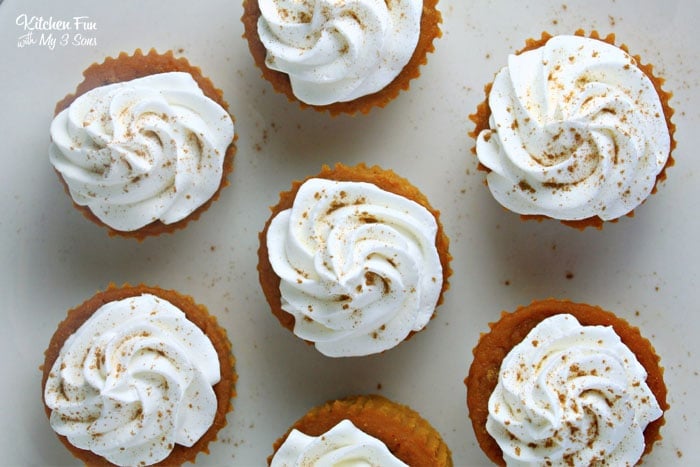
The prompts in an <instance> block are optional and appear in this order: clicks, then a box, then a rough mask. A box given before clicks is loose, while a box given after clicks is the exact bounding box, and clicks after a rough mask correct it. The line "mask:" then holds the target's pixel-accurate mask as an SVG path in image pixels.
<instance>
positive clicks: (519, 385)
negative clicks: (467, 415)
mask: <svg viewBox="0 0 700 467" xmlns="http://www.w3.org/2000/svg"><path fill="white" fill-rule="evenodd" d="M646 377H647V373H646V370H645V369H644V367H643V366H642V365H641V364H640V363H639V361H638V360H637V358H636V357H635V355H634V354H633V353H632V352H631V351H630V350H629V348H628V347H627V346H626V345H625V344H623V343H622V341H621V340H620V338H619V337H618V336H617V334H616V333H615V331H614V330H613V328H612V327H606V326H581V325H580V324H579V323H578V321H577V320H576V318H574V317H573V316H571V315H568V314H562V315H555V316H552V317H550V318H547V319H545V320H543V321H542V322H540V323H539V324H538V325H537V326H536V327H535V328H534V329H532V331H530V333H529V334H528V335H527V337H526V338H525V339H524V340H523V341H522V342H521V343H520V344H518V345H516V346H515V347H514V348H513V349H512V350H511V351H510V352H509V353H508V355H507V356H506V357H505V359H504V360H503V362H502V364H501V369H500V373H499V377H498V384H497V386H496V388H495V390H494V391H493V393H492V394H491V397H490V398H489V415H488V419H487V422H486V430H487V431H488V432H489V434H490V435H491V436H492V437H493V438H494V439H495V440H496V442H497V443H498V445H499V446H500V447H501V449H502V450H503V459H504V460H505V461H506V463H507V464H508V465H509V466H538V465H555V466H560V465H561V466H564V465H603V464H604V465H615V466H630V467H631V466H633V465H635V464H636V463H637V461H638V460H639V459H640V457H641V456H642V453H643V452H644V434H643V433H644V429H645V428H646V426H647V425H648V424H649V423H650V422H652V421H654V420H656V419H657V418H659V417H660V416H661V415H662V414H663V412H662V411H661V409H660V407H659V404H658V403H657V401H656V398H655V397H654V394H653V393H652V392H651V390H650V389H649V387H648V386H647V384H646Z"/></svg>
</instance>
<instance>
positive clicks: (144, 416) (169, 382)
mask: <svg viewBox="0 0 700 467" xmlns="http://www.w3.org/2000/svg"><path fill="white" fill-rule="evenodd" d="M219 379H220V367H219V360H218V357H217V354H216V350H215V349H214V347H213V345H212V343H211V341H210V340H209V338H208V337H207V336H206V335H205V334H204V333H203V332H202V331H201V330H200V329H199V327H197V326H196V325H195V324H194V323H192V322H191V321H189V320H188V319H187V318H186V316H185V314H184V313H183V312H182V311H181V310H180V309H178V308H176V307H175V306H174V305H172V304H171V303H170V302H168V301H166V300H163V299H161V298H158V297H156V296H154V295H150V294H144V295H140V296H135V297H130V298H126V299H123V300H118V301H114V302H109V303H106V304H105V305H103V306H102V307H100V308H99V309H98V310H97V311H96V312H95V313H94V314H93V315H92V316H91V317H90V318H89V319H88V320H87V321H86V322H85V323H84V324H83V325H82V326H81V327H80V328H79V329H78V330H77V331H76V332H75V333H74V334H72V335H71V336H70V337H69V338H68V339H66V341H65V343H64V345H63V347H62V349H61V351H60V353H59V356H58V358H57V359H56V362H55V363H54V365H53V367H52V368H51V372H50V373H49V377H48V379H47V381H46V386H45V389H44V400H45V402H46V405H47V406H48V407H49V408H50V409H51V417H50V422H51V427H52V428H53V429H54V430H55V431H56V432H57V433H58V434H60V435H63V436H65V437H67V438H68V441H70V443H71V444H72V445H73V446H75V447H77V448H80V449H85V450H90V451H92V452H94V453H95V454H97V455H99V456H102V457H104V458H105V459H107V460H108V461H109V462H112V463H113V464H117V465H137V464H139V465H143V464H154V463H156V462H159V461H161V460H163V459H165V458H166V457H167V456H168V455H169V454H170V452H171V451H172V449H173V447H174V445H175V443H177V444H180V445H183V446H188V447H189V446H192V445H193V444H194V443H195V442H196V441H197V440H198V439H199V438H201V437H202V435H203V434H204V433H205V432H206V431H207V430H208V429H209V427H210V426H211V424H212V422H213V420H214V416H215V414H216V407H217V402H216V395H215V394H214V390H213V388H212V386H213V385H214V384H216V383H217V382H219Z"/></svg>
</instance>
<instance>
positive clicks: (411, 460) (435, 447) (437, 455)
mask: <svg viewBox="0 0 700 467" xmlns="http://www.w3.org/2000/svg"><path fill="white" fill-rule="evenodd" d="M342 420H350V421H351V422H352V423H353V424H354V425H355V426H356V427H357V428H359V429H360V430H362V431H364V432H365V433H367V434H368V435H370V436H373V437H375V438H377V439H379V440H380V441H382V442H384V444H386V446H387V447H388V448H389V450H390V451H391V452H392V454H394V455H395V456H396V457H398V458H399V459H401V460H402V461H403V462H405V463H406V464H408V465H416V466H418V465H430V466H431V467H448V466H451V465H452V454H451V452H450V449H449V448H448V447H447V445H446V444H445V442H444V441H443V440H442V437H441V436H440V434H439V433H438V432H437V430H435V428H433V427H432V426H431V425H430V423H428V422H427V421H426V420H425V419H424V418H422V417H421V416H420V414H418V412H416V411H414V410H413V409H411V408H409V407H408V406H405V405H401V404H398V403H396V402H392V401H390V400H389V399H387V398H385V397H383V396H379V395H367V396H353V397H347V398H344V399H338V400H332V401H328V402H326V403H325V404H324V405H321V406H318V407H315V408H313V409H311V410H310V411H309V412H307V413H306V415H304V416H303V417H301V418H300V419H299V420H297V421H296V422H295V423H294V424H293V425H292V426H291V427H290V428H289V430H287V432H286V433H285V434H284V435H283V436H282V437H281V438H279V439H278V440H277V441H275V443H274V445H273V450H274V452H277V450H278V449H279V447H280V446H281V445H282V443H284V440H285V439H286V438H287V436H288V435H289V433H290V432H291V431H292V429H297V430H299V431H301V432H302V433H304V434H306V435H309V436H321V435H322V434H324V433H325V432H327V431H328V430H330V429H331V428H333V427H334V426H335V425H337V424H338V423H339V422H341V421H342ZM274 452H273V454H272V455H270V457H268V459H267V462H268V464H270V462H271V461H272V457H273V456H274Z"/></svg>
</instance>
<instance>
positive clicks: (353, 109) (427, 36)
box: [241, 0, 442, 117]
mask: <svg viewBox="0 0 700 467" xmlns="http://www.w3.org/2000/svg"><path fill="white" fill-rule="evenodd" d="M437 4H438V0H424V1H423V13H422V15H421V22H420V37H419V39H418V44H417V45H416V49H415V51H414V52H413V55H412V56H411V59H410V60H409V62H408V63H407V64H406V66H404V68H403V70H401V73H399V75H398V76H397V77H396V78H395V79H394V80H393V81H392V82H391V83H389V84H388V85H387V86H385V87H384V88H383V89H382V90H381V91H378V92H376V93H374V94H369V95H366V96H362V97H359V98H357V99H354V100H352V101H348V102H336V103H333V104H328V105H311V104H306V103H304V102H302V101H300V100H299V99H297V97H296V96H295V95H294V93H293V92H292V86H291V83H290V81H289V77H288V76H287V74H285V73H282V72H279V71H276V70H271V69H270V68H268V67H267V66H266V65H265V57H266V55H267V51H266V49H265V46H264V45H263V44H262V42H261V41H260V39H259V38H258V18H259V17H260V14H261V13H260V7H259V6H258V1H257V0H243V16H242V17H241V21H242V22H243V26H244V30H245V31H244V33H243V38H245V39H246V40H247V42H248V48H249V49H250V53H251V55H252V56H253V60H254V61H255V64H256V66H257V67H258V68H259V69H260V71H261V75H262V77H263V78H264V79H265V80H267V81H269V82H270V83H271V84H272V87H273V89H274V90H275V91H277V92H278V93H280V94H284V95H285V96H287V99H288V100H289V101H290V102H297V103H299V105H300V106H301V107H302V108H313V109H315V110H317V111H320V112H328V113H329V114H330V115H331V116H333V117H335V116H337V115H340V114H348V115H356V114H358V113H360V114H367V113H369V112H370V110H372V109H373V108H374V107H380V108H382V107H385V106H386V105H387V104H388V103H389V102H391V101H392V100H393V99H394V98H396V97H397V96H398V95H399V93H400V92H401V91H402V90H404V91H405V90H408V88H409V86H410V81H411V80H413V79H414V78H417V77H418V76H420V67H421V66H422V65H425V64H426V63H427V62H428V57H427V55H428V54H429V53H432V52H433V51H434V50H435V46H434V44H433V41H434V40H435V39H437V38H439V37H442V31H440V24H441V23H442V14H441V13H440V11H439V10H438V9H437Z"/></svg>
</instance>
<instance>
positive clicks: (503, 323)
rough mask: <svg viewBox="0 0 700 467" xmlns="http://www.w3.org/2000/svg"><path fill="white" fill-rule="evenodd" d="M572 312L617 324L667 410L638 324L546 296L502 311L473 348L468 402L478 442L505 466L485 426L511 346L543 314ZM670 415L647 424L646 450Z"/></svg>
mask: <svg viewBox="0 0 700 467" xmlns="http://www.w3.org/2000/svg"><path fill="white" fill-rule="evenodd" d="M565 313H568V314H570V315H573V316H574V317H575V318H576V319H577V320H578V321H579V323H580V324H581V325H584V326H594V325H601V326H612V327H613V329H614V330H615V333H616V334H617V335H618V336H619V337H620V339H621V340H622V342H623V343H624V344H625V345H626V346H627V347H628V348H629V349H630V350H631V351H632V353H634V355H635V356H636V357H637V360H639V362H640V363H641V365H642V366H643V367H644V369H645V370H646V372H647V379H646V383H647V385H648V386H649V388H650V389H651V391H652V393H653V394H654V396H655V397H656V400H657V402H658V404H659V406H660V407H661V410H663V411H664V412H666V411H667V410H668V409H669V407H670V406H669V404H668V402H667V401H666V395H667V390H666V385H665V383H664V380H663V373H664V370H663V367H661V366H660V358H659V356H658V355H657V354H656V351H655V349H654V347H653V346H652V344H651V343H650V342H649V341H648V340H647V339H646V338H644V337H643V336H642V335H641V333H640V332H639V329H638V328H636V327H633V326H631V325H630V324H629V323H628V322H627V321H625V320H624V319H622V318H619V317H617V316H616V315H615V314H613V313H611V312H609V311H605V310H603V309H602V308H600V307H597V306H593V305H587V304H583V303H573V302H570V301H564V300H556V299H546V300H540V301H534V302H532V303H531V304H530V305H527V306H523V307H519V308H518V309H517V310H516V311H514V312H512V313H508V312H505V311H504V312H502V313H501V318H500V319H499V320H498V321H496V322H493V323H489V332H488V333H484V334H482V335H481V336H480V338H479V342H478V344H477V345H476V347H474V349H473V351H472V353H473V355H474V360H473V362H472V364H471V366H470V368H469V374H468V376H467V378H466V379H465V380H464V383H465V385H466V388H467V407H468V409H469V418H470V419H471V422H472V427H473V429H474V434H475V435H476V439H477V441H478V442H479V446H481V449H482V450H483V451H484V453H485V454H486V455H487V456H488V457H489V459H491V460H492V461H493V462H495V463H497V464H499V465H505V463H504V462H503V457H502V451H501V448H500V447H499V446H498V444H497V443H496V441H495V440H494V439H493V438H492V437H491V435H489V433H488V432H487V431H486V419H487V417H488V401H489V397H490V396H491V393H492V392H493V390H494V389H495V387H496V385H497V383H498V375H499V370H500V367H501V362H502V361H503V359H504V358H505V356H506V355H507V354H508V352H510V350H511V349H512V348H513V347H515V346H516V345H517V344H519V343H520V342H522V341H523V339H524V338H525V336H527V334H528V333H529V332H530V330H532V329H533V328H534V327H535V326H537V324H539V323H540V322H541V321H543V320H544V319H546V318H548V317H550V316H553V315H558V314H565ZM664 423H665V419H664V415H662V416H661V417H660V418H658V419H657V420H654V421H653V422H651V423H650V424H649V425H647V427H646V429H645V430H644V441H645V448H644V455H646V454H648V453H649V452H651V450H652V448H653V445H654V443H655V442H656V441H659V440H660V439H661V434H660V430H661V427H662V426H663V425H664Z"/></svg>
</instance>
